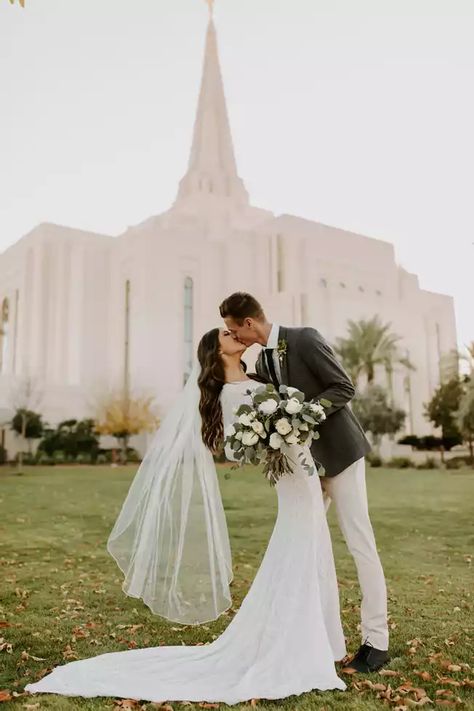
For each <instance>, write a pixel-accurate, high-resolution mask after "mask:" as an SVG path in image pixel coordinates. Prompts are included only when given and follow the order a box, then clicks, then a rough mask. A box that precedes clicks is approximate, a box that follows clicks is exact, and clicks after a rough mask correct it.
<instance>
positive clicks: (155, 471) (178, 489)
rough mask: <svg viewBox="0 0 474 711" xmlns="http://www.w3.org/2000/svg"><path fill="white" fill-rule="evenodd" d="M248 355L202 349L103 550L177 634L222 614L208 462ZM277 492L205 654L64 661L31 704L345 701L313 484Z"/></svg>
mask: <svg viewBox="0 0 474 711" xmlns="http://www.w3.org/2000/svg"><path fill="white" fill-rule="evenodd" d="M245 348H246V347H245V346H244V345H243V344H241V343H239V342H238V341H235V340H234V339H233V337H232V335H231V334H230V332H228V331H225V330H219V329H217V328H216V329H214V330H212V331H209V332H208V333H206V334H205V335H204V336H203V338H202V340H201V342H200V344H199V348H198V361H199V362H198V363H197V364H196V366H195V367H194V370H193V372H192V374H191V376H190V378H189V380H188V382H187V384H186V386H185V388H184V390H183V392H182V394H181V395H180V397H179V398H178V400H177V402H176V403H175V405H174V407H173V408H172V410H171V411H170V413H169V414H168V416H167V417H166V418H165V420H164V422H163V424H162V425H161V427H160V429H159V430H158V433H157V435H156V436H155V439H154V441H153V443H152V445H151V448H150V450H149V451H148V453H147V455H146V457H145V458H144V460H143V462H142V464H141V466H140V468H139V470H138V472H137V475H136V476H135V479H134V481H133V483H132V485H131V487H130V490H129V492H128V495H127V498H126V500H125V502H124V505H123V507H122V510H121V512H120V515H119V517H118V519H117V521H116V523H115V526H114V528H113V530H112V532H111V534H110V537H109V541H108V550H109V552H110V553H111V554H112V555H113V556H114V558H115V559H116V561H117V563H118V565H119V566H120V568H121V569H122V571H123V572H124V575H125V579H124V583H123V590H124V592H125V593H126V594H127V595H130V596H133V597H140V598H142V599H143V600H144V602H145V603H146V604H147V605H148V606H149V607H150V608H151V609H152V611H153V612H154V613H155V614H159V615H161V616H163V617H166V618H167V619H170V620H173V621H175V622H181V623H183V624H201V623H203V622H207V621H209V620H212V619H216V618H217V617H218V616H219V615H220V614H222V613H223V612H224V611H225V610H226V609H228V608H229V607H230V605H231V596H230V591H229V585H230V583H231V581H232V568H231V555H230V546H229V539H228V533H227V526H226V521H225V515H224V511H223V507H222V500H221V497H220V492H219V485H218V482H217V474H216V469H215V465H214V460H213V457H212V452H213V451H215V450H216V449H217V448H218V447H220V446H221V444H222V442H223V436H224V431H225V429H226V428H227V427H229V426H230V425H231V424H232V422H233V420H234V419H235V415H234V413H235V411H236V409H237V408H238V406H239V405H240V404H242V403H243V402H246V401H247V402H248V401H249V395H248V392H249V390H252V389H253V388H256V387H258V382H256V381H255V380H253V379H251V378H249V377H248V376H247V375H246V373H245V371H244V368H243V365H242V362H241V356H242V353H243V352H244V351H245ZM292 449H295V448H293V447H292ZM293 453H294V455H295V456H292V459H293V460H294V461H295V462H298V457H297V454H298V452H296V451H294V452H293ZM226 454H227V456H228V458H231V452H228V451H227V452H226ZM290 454H291V450H290ZM305 454H306V457H307V458H308V457H309V456H310V453H309V450H308V451H306V452H305ZM275 488H276V492H277V495H278V515H277V519H276V523H275V527H274V529H273V533H272V535H271V538H270V541H269V544H268V547H267V550H266V553H265V556H264V558H263V560H262V563H261V566H260V568H259V570H258V572H257V574H256V576H255V579H254V581H253V584H252V586H251V588H250V590H249V592H248V594H247V596H246V597H245V599H244V600H243V602H242V605H241V607H240V609H239V611H238V612H237V614H236V615H235V616H234V618H233V619H232V621H231V622H230V624H229V625H228V627H227V628H226V630H225V631H224V632H223V634H221V636H220V637H218V638H217V639H216V640H215V641H214V642H212V644H209V645H203V646H185V647H183V646H169V647H161V646H160V647H151V648H146V649H135V650H130V651H124V652H112V653H108V654H102V655H100V656H97V657H93V658H91V659H82V660H79V661H75V662H70V663H69V664H65V665H63V666H60V667H57V668H56V669H54V670H53V672H52V673H50V674H48V675H47V676H45V677H44V678H43V679H41V680H40V681H39V682H37V683H34V684H28V685H27V686H26V691H30V692H33V693H44V692H48V693H53V694H62V695H66V696H84V697H93V696H114V697H117V696H118V697H124V698H132V699H137V700H142V699H143V700H147V701H164V700H169V701H207V702H217V701H220V702H224V703H227V704H235V703H238V702H243V701H247V700H249V699H252V698H265V699H280V698H284V697H287V696H291V695H293V694H301V693H303V692H306V691H311V690H312V689H318V690H328V689H340V690H343V689H345V684H344V682H343V681H342V680H341V679H339V678H338V676H337V674H336V671H335V666H334V662H335V660H339V659H342V658H343V657H344V655H345V653H346V650H345V642H344V635H343V632H342V627H341V621H340V615H339V597H338V588H337V580H336V574H335V569H334V560H333V555H332V548H331V541H330V537H329V530H328V525H327V522H326V515H325V509H324V504H323V498H322V494H321V486H320V483H319V480H318V477H317V476H308V474H307V472H306V471H305V470H304V469H303V467H301V466H300V465H299V464H295V466H294V472H293V474H291V475H288V476H285V477H283V478H282V479H280V480H279V481H278V483H277V484H276V487H275ZM268 493H269V495H270V494H271V490H270V488H269V491H268Z"/></svg>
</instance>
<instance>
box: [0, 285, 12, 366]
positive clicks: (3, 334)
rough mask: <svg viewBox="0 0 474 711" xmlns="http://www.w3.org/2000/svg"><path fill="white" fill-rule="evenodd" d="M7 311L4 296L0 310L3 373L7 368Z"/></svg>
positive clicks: (0, 348) (0, 350) (0, 358)
mask: <svg viewBox="0 0 474 711" xmlns="http://www.w3.org/2000/svg"><path fill="white" fill-rule="evenodd" d="M9 312H10V307H9V303H8V299H7V298H5V299H3V302H2V309H1V312H0V373H5V372H6V369H7V353H8V320H9Z"/></svg>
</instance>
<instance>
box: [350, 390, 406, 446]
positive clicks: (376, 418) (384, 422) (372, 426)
mask: <svg viewBox="0 0 474 711" xmlns="http://www.w3.org/2000/svg"><path fill="white" fill-rule="evenodd" d="M352 409H353V411H354V414H355V415H356V417H357V418H358V420H359V421H360V423H361V425H362V427H363V428H364V429H365V430H367V431H368V432H370V434H371V435H372V441H373V445H374V448H375V449H378V447H379V446H380V440H381V439H382V436H383V435H394V434H396V433H397V432H399V431H400V430H401V428H402V427H403V424H404V422H405V417H406V413H405V412H404V411H403V410H401V409H400V408H397V407H394V406H392V405H390V403H389V402H388V396H387V392H386V390H384V388H382V387H381V386H380V385H373V384H371V385H368V386H367V387H366V389H365V390H364V392H363V393H361V394H359V395H356V397H355V398H354V399H353V400H352Z"/></svg>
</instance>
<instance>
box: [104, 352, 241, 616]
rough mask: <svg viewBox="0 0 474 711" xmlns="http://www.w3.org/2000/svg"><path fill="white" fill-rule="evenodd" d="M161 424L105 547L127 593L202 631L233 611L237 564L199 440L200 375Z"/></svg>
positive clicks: (214, 480) (194, 372)
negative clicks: (234, 564) (203, 626)
mask: <svg viewBox="0 0 474 711" xmlns="http://www.w3.org/2000/svg"><path fill="white" fill-rule="evenodd" d="M199 372H200V366H199V364H198V363H196V364H195V365H194V368H193V370H192V373H191V375H190V376H189V379H188V381H187V383H186V385H185V387H184V389H183V391H182V393H181V394H180V396H179V397H178V399H177V401H176V402H175V404H174V406H173V407H172V409H171V410H170V412H169V413H168V415H167V416H166V417H165V419H164V420H163V422H162V424H161V426H160V428H159V430H158V432H157V434H156V435H155V437H154V439H153V441H152V444H151V447H150V448H149V450H148V452H147V454H146V456H145V458H144V460H143V462H142V463H141V465H140V468H139V469H138V472H137V474H136V476H135V478H134V480H133V482H132V485H131V487H130V489H129V492H128V495H127V498H126V499H125V502H124V504H123V506H122V510H121V511H120V514H119V516H118V518H117V521H116V522H115V525H114V527H113V529H112V532H111V534H110V536H109V539H108V542H107V549H108V551H109V553H110V554H111V555H112V556H113V557H114V558H115V560H116V562H117V564H118V565H119V567H120V568H121V570H122V572H123V573H124V575H125V579H124V582H123V585H122V589H123V591H124V592H125V593H126V594H127V595H130V596H131V597H137V598H142V599H143V601H144V602H145V603H146V604H147V605H148V607H150V609H151V610H152V611H153V612H154V613H155V614H157V615H161V616H162V617H165V618H167V619H169V620H172V621H174V622H180V623H182V624H201V623H204V622H208V621H210V620H214V619H216V618H217V617H219V615H220V614H222V612H224V611H225V610H226V609H228V608H229V607H230V605H231V595H230V590H229V584H230V582H231V580H232V561H231V552H230V544H229V536H228V531H227V524H226V520H225V514H224V509H223V505H222V499H221V495H220V491H219V484H218V480H217V472H216V467H215V464H214V459H213V457H212V454H211V452H210V451H209V450H208V449H207V447H206V446H205V445H204V443H203V441H202V437H201V417H200V414H199V396H200V391H199V387H198V375H199Z"/></svg>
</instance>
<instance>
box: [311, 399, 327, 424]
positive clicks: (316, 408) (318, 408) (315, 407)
mask: <svg viewBox="0 0 474 711" xmlns="http://www.w3.org/2000/svg"><path fill="white" fill-rule="evenodd" d="M310 409H311V412H314V414H315V415H318V416H319V419H320V420H321V422H324V420H325V419H326V412H325V410H324V407H323V406H322V405H319V404H318V403H313V404H311V405H310Z"/></svg>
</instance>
